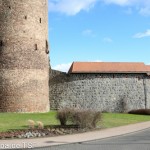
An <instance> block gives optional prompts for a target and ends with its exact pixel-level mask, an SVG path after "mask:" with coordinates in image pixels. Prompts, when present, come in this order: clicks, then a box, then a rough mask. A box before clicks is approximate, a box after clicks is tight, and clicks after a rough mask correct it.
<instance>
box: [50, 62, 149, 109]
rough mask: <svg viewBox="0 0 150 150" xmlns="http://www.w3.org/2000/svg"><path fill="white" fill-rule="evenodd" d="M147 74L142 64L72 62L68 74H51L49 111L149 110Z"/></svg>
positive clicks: (146, 69) (147, 69)
mask: <svg viewBox="0 0 150 150" xmlns="http://www.w3.org/2000/svg"><path fill="white" fill-rule="evenodd" d="M149 73H150V66H148V65H144V64H143V63H101V62H95V63H89V62H87V63H80V62H75V63H73V64H72V66H71V68H70V70H69V73H67V74H66V73H61V72H57V71H52V75H53V76H52V77H51V78H50V85H51V86H50V100H51V109H59V108H61V107H77V108H88V109H95V110H99V111H104V112H127V111H129V110H132V109H140V108H150V76H149Z"/></svg>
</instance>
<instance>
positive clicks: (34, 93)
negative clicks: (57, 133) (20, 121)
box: [0, 0, 50, 112]
mask: <svg viewBox="0 0 150 150" xmlns="http://www.w3.org/2000/svg"><path fill="white" fill-rule="evenodd" d="M48 53H49V51H48V1H47V0H0V112H47V111H49V82H48V81H49V68H50V67H49V56H48Z"/></svg>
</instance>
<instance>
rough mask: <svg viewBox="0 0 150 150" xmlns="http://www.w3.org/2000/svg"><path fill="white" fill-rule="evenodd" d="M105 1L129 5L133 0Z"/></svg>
mask: <svg viewBox="0 0 150 150" xmlns="http://www.w3.org/2000/svg"><path fill="white" fill-rule="evenodd" d="M102 1H104V2H105V3H106V4H117V5H121V6H124V5H129V3H131V1H132V0H102Z"/></svg>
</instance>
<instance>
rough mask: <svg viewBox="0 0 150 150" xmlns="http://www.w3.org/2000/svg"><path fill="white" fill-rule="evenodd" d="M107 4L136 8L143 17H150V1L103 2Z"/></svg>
mask: <svg viewBox="0 0 150 150" xmlns="http://www.w3.org/2000/svg"><path fill="white" fill-rule="evenodd" d="M101 1H102V2H104V3H105V4H115V5H119V6H124V7H125V6H127V7H130V8H131V7H133V8H135V9H136V10H137V11H138V12H139V13H140V14H141V15H145V16H148V15H150V0H101Z"/></svg>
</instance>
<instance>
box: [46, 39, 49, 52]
mask: <svg viewBox="0 0 150 150" xmlns="http://www.w3.org/2000/svg"><path fill="white" fill-rule="evenodd" d="M46 54H49V49H48V41H47V40H46Z"/></svg>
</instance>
